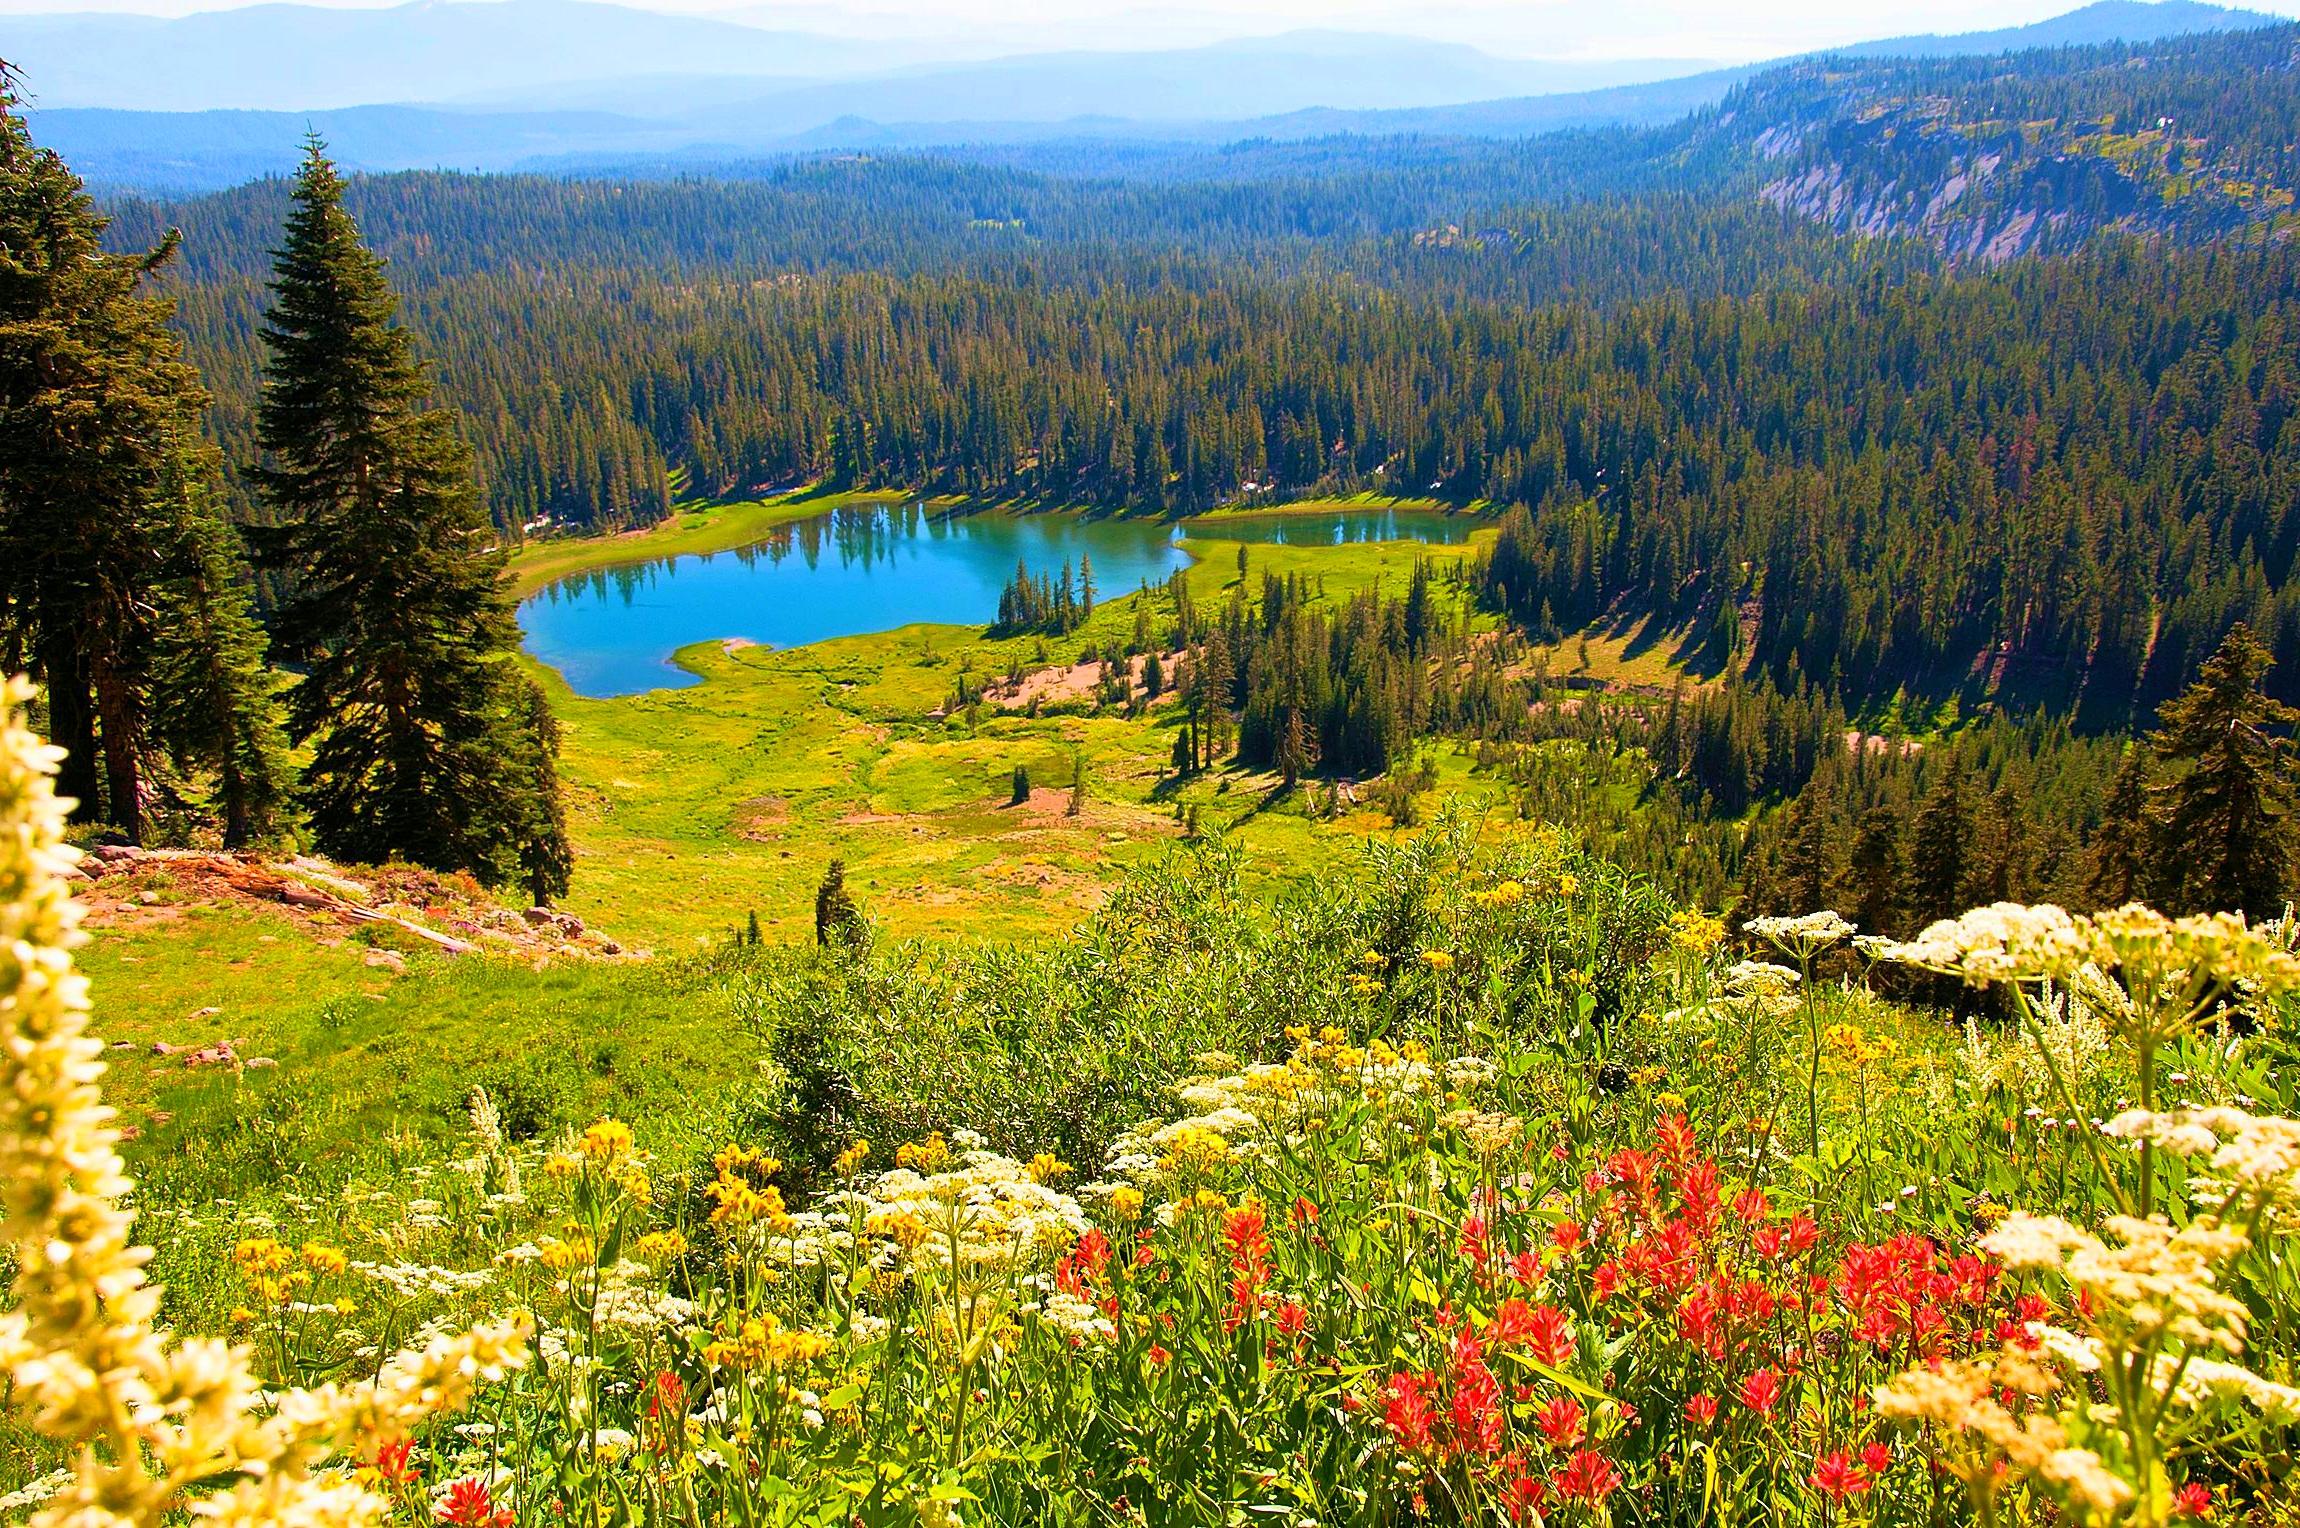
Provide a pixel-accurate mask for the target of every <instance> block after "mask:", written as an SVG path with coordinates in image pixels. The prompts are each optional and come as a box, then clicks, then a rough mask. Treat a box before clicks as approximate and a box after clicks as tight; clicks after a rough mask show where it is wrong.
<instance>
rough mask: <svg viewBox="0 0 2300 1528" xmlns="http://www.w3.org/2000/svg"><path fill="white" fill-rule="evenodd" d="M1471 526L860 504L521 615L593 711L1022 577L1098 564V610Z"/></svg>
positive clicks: (625, 576) (1328, 517) (534, 600)
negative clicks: (1021, 571) (709, 646)
mask: <svg viewBox="0 0 2300 1528" xmlns="http://www.w3.org/2000/svg"><path fill="white" fill-rule="evenodd" d="M1482 523H1484V522H1482V521H1481V520H1480V519H1479V518H1478V517H1476V516H1474V515H1466V514H1449V513H1446V512H1444V511H1442V510H1422V509H1398V508H1389V507H1367V508H1344V509H1335V510H1313V511H1297V510H1277V511H1270V512H1262V513H1256V512H1244V513H1232V514H1223V515H1219V516H1209V517H1200V518H1198V519H1193V520H1180V521H1169V520H1154V519H1142V518H1128V517H1124V516H1109V515H1089V514H1081V513H1075V512H1061V513H1040V514H1017V513H1011V512H1007V511H978V512H975V513H971V514H968V513H947V512H939V511H935V510H930V509H928V508H927V507H925V506H924V505H922V504H918V503H885V504H850V505H845V506H842V507H840V508H837V509H832V510H828V511H826V512H824V513H823V514H821V515H817V516H813V517H811V518H808V519H805V520H799V521H794V522H792V523H791V524H789V525H785V526H780V527H777V528H776V529H775V530H773V531H772V532H770V533H769V534H767V535H766V536H764V537H763V538H761V539H760V540H758V541H755V542H753V543H751V544H750V545H747V546H743V547H739V548H736V549H734V550H730V551H722V552H705V553H695V554H689V555H684V556H678V557H669V558H657V559H654V560H651V561H645V562H635V563H630V564H626V565H623V566H620V567H613V568H602V569H595V570H592V571H589V572H585V573H582V574H578V575H575V576H573V577H569V578H565V579H561V580H559V581H557V582H555V583H552V584H549V585H547V586H545V587H544V588H543V589H541V590H539V591H537V592H536V593H535V594H534V595H533V596H531V597H530V598H529V599H528V600H527V601H526V602H525V603H524V604H523V605H522V606H521V607H520V611H519V622H520V626H521V628H522V629H523V630H524V632H525V634H526V645H527V650H528V652H530V653H531V654H533V655H534V656H535V657H536V658H537V659H538V660H539V661H541V662H543V663H545V664H548V665H549V666H550V667H552V668H553V669H556V670H557V671H558V672H559V673H560V675H561V676H562V677H564V678H565V679H566V681H567V683H568V685H569V687H570V688H572V689H573V690H574V691H575V693H576V694H578V695H582V696H587V697H590V698H593V699H603V698H607V697H610V696H617V695H632V694H637V693H640V692H642V691H645V690H659V689H675V688H680V687H683V686H686V685H691V684H695V683H697V682H698V681H697V679H696V677H695V676H694V675H693V674H691V673H689V672H688V671H687V670H685V669H683V668H681V667H679V666H678V665H677V664H676V663H675V662H674V661H673V660H672V655H673V654H675V653H676V652H677V651H678V650H679V649H680V648H682V647H687V646H691V645H692V644H694V643H697V642H707V641H712V640H730V641H732V640H740V641H745V642H755V643H759V644H761V645H764V646H769V647H801V646H804V645H806V644H808V643H810V642H821V641H825V640H828V639H831V638H834V637H849V636H860V635H862V634H864V633H867V632H878V631H891V630H894V629H895V628H897V627H902V626H910V625H916V624H920V623H938V624H947V625H981V624H983V623H986V622H988V621H989V620H990V619H991V618H992V616H993V615H994V614H995V613H996V612H997V609H998V596H999V591H1000V590H1001V589H1002V588H1003V587H1005V585H1006V583H1007V581H1008V580H1009V579H1011V578H1012V577H1013V576H1014V570H1015V568H1016V567H1017V566H1020V567H1023V568H1026V569H1028V570H1029V572H1030V573H1031V575H1032V576H1034V577H1035V576H1037V575H1039V574H1048V575H1051V576H1053V577H1055V578H1059V577H1060V576H1061V573H1062V569H1063V568H1064V567H1065V566H1068V567H1070V568H1071V569H1072V570H1073V573H1074V575H1075V573H1076V571H1077V570H1078V569H1079V568H1081V567H1083V566H1085V565H1087V564H1091V565H1092V568H1093V577H1094V587H1095V592H1096V597H1097V598H1100V599H1114V598H1118V597H1120V596H1123V595H1127V594H1131V593H1133V592H1134V591H1135V590H1136V589H1138V588H1139V587H1141V586H1142V585H1143V584H1144V583H1161V582H1163V581H1164V580H1165V579H1166V578H1167V577H1168V576H1169V575H1171V574H1173V573H1174V572H1176V571H1177V570H1179V569H1181V568H1184V567H1187V566H1188V565H1189V564H1190V562H1191V561H1192V560H1193V557H1194V555H1197V554H1198V553H1197V551H1196V550H1195V549H1199V548H1202V547H1203V544H1204V543H1206V542H1211V541H1220V542H1225V543H1240V542H1243V543H1249V544H1263V545H1274V546H1339V545H1346V544H1353V543H1372V542H1389V541H1412V542H1420V543H1423V544H1426V545H1432V546H1439V545H1444V546H1450V545H1457V544H1459V543H1461V542H1463V541H1466V540H1467V539H1468V538H1469V536H1470V535H1471V534H1472V533H1473V532H1475V531H1476V530H1477V529H1478V527H1479V526H1480V525H1481V524H1482Z"/></svg>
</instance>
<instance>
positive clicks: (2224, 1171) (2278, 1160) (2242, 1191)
mask: <svg viewBox="0 0 2300 1528" xmlns="http://www.w3.org/2000/svg"><path fill="white" fill-rule="evenodd" d="M2101 1129H2102V1131H2103V1132H2104V1133H2106V1134H2108V1135H2111V1136H2115V1137H2118V1138H2119V1139H2123V1140H2134V1141H2138V1140H2147V1141H2153V1142H2155V1143H2156V1145H2157V1146H2158V1147H2160V1148H2162V1149H2163V1150H2165V1151H2169V1152H2171V1153H2172V1154H2173V1155H2175V1156H2181V1157H2201V1158H2203V1159H2204V1165H2205V1167H2206V1168H2207V1170H2208V1171H2209V1173H2210V1175H2211V1176H2209V1177H2206V1178H2203V1179H2201V1180H2195V1181H2193V1183H2192V1186H2193V1188H2194V1189H2195V1190H2196V1191H2197V1192H2198V1193H2199V1194H2200V1195H2202V1196H2204V1197H2207V1198H2210V1199H2212V1200H2214V1202H2216V1203H2218V1204H2219V1205H2220V1207H2221V1209H2222V1211H2223V1212H2224V1213H2225V1212H2227V1211H2229V1210H2232V1209H2240V1208H2241V1209H2250V1208H2252V1207H2259V1208H2261V1209H2264V1210H2266V1211H2267V1212H2268V1213H2269V1215H2270V1216H2271V1221H2270V1224H2271V1225H2272V1226H2273V1227H2274V1228H2276V1229H2277V1230H2279V1231H2283V1232H2287V1233H2288V1232H2290V1231H2291V1230H2293V1229H2294V1228H2295V1225H2294V1223H2295V1221H2300V1120H2292V1119H2283V1118H2279V1117H2276V1116H2264V1115H2256V1114H2248V1113H2246V1112H2245V1111H2244V1110H2242V1109H2236V1108H2229V1107H2218V1108H2206V1109H2178V1110H2174V1111H2172V1112H2170V1113H2163V1114H2152V1113H2150V1112H2149V1111H2147V1110H2145V1109H2128V1110H2126V1111H2125V1112H2124V1113H2122V1114H2119V1115H2118V1116H2116V1118H2114V1119H2112V1120H2110V1121H2109V1122H2108V1123H2107V1124H2106V1125H2103V1126H2102V1127H2101Z"/></svg>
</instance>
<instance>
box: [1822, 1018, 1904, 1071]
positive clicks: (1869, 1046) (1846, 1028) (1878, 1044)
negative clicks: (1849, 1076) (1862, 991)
mask: <svg viewBox="0 0 2300 1528" xmlns="http://www.w3.org/2000/svg"><path fill="white" fill-rule="evenodd" d="M1821 1041H1822V1043H1823V1044H1824V1045H1826V1046H1828V1048H1829V1052H1830V1054H1831V1055H1833V1056H1835V1057H1836V1058H1837V1059H1838V1060H1839V1061H1841V1062H1843V1063H1844V1064H1845V1065H1847V1066H1850V1067H1854V1068H1859V1067H1865V1066H1870V1065H1873V1064H1874V1063H1876V1062H1879V1061H1886V1060H1890V1059H1891V1058H1892V1057H1893V1055H1894V1054H1895V1053H1896V1052H1897V1051H1899V1049H1900V1047H1899V1046H1898V1045H1896V1044H1894V1043H1893V1039H1892V1037H1891V1036H1890V1035H1872V1034H1869V1033H1867V1032H1866V1031H1864V1030H1863V1029H1862V1028H1861V1027H1860V1026H1859V1025H1857V1024H1831V1025H1830V1026H1829V1027H1828V1028H1826V1029H1824V1030H1823V1031H1821Z"/></svg>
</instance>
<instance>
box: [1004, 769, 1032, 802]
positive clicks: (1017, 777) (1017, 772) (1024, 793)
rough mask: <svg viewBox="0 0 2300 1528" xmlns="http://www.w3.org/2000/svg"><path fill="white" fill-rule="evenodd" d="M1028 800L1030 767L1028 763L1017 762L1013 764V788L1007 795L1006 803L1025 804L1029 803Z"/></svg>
mask: <svg viewBox="0 0 2300 1528" xmlns="http://www.w3.org/2000/svg"><path fill="white" fill-rule="evenodd" d="M1029 801H1030V768H1029V766H1028V765H1024V764H1017V765H1015V766H1014V790H1013V792H1012V794H1010V795H1009V796H1008V797H1007V805H1009V806H1025V805H1027V804H1028V803H1029Z"/></svg>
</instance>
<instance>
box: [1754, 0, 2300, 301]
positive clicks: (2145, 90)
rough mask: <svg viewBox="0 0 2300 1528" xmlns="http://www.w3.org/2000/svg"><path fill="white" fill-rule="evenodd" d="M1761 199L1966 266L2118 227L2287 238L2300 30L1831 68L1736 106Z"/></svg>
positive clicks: (1774, 84) (1768, 81)
mask: <svg viewBox="0 0 2300 1528" xmlns="http://www.w3.org/2000/svg"><path fill="white" fill-rule="evenodd" d="M1711 131H1712V132H1713V133H1715V134H1719V135H1723V136H1724V137H1725V138H1726V139H1728V140H1729V141H1731V142H1733V144H1734V146H1735V147H1736V148H1737V149H1738V151H1739V153H1740V155H1741V156H1742V158H1743V162H1744V163H1745V164H1746V165H1747V166H1748V167H1749V168H1750V170H1751V171H1752V173H1753V174H1754V175H1755V177H1756V179H1757V183H1758V195H1760V196H1761V197H1762V198H1763V199H1764V200H1765V201H1767V202H1769V203H1771V204H1773V205H1774V206H1777V207H1781V208H1783V209H1786V210H1789V211H1792V212H1795V213H1797V214H1799V215H1801V216H1804V217H1807V218H1811V219H1813V220H1814V221H1816V222H1819V223H1822V224H1825V225H1827V226H1828V227H1829V228H1831V229H1833V230H1835V231H1836V232H1839V233H1844V234H1858V235H1868V236H1873V237H1888V236H1890V237H1906V238H1917V239H1922V240H1924V241H1926V242H1927V243H1930V244H1931V245H1933V246H1934V247H1935V248H1937V249H1939V250H1940V251H1941V252H1942V253H1943V254H1945V255H1947V256H1948V257H1949V258H1951V259H1952V260H1955V261H1958V262H1960V263H1961V262H1972V263H1994V262H1999V261H2004V260H2009V259H2012V258H2013V257H2015V256H2018V255H2024V254H2030V253H2035V252H2039V251H2051V250H2056V249H2063V248H2067V247H2071V246H2073V245H2075V244H2079V243H2082V242H2084V241H2085V240H2087V239H2090V238H2091V237H2093V236H2094V235H2096V234H2098V233H2101V232H2103V231H2106V230H2124V231H2129V232H2133V233H2139V234H2147V235H2157V236H2164V237H2170V238H2176V239H2192V238H2209V237H2217V236H2221V235H2225V234H2228V233H2231V232H2241V231H2243V230H2245V229H2247V228H2259V229H2262V230H2265V231H2268V232H2272V233H2278V234H2280V233H2281V232H2282V231H2283V230H2284V228H2285V226H2286V224H2288V223H2289V222H2290V221H2291V220H2292V219H2293V188H2294V185H2295V181H2296V172H2300V143H2296V138H2300V29H2296V28H2290V27H2278V28H2273V29H2269V30H2266V31H2262V32H2256V33H2247V34H2241V35H2237V36H2230V37H2214V38H2190V39H2183V40H2179V41H2175V42H2167V43H2160V44H2154V45H2149V46H2145V47H2133V48H2102V49H2089V50H2064V51H2060V52H2052V53H2033V54H2017V55H2011V56H2008V57H1998V58H1990V59H1964V60H1903V59H1881V60H1868V61H1849V60H1822V61H1818V62H1815V63H1811V64H1806V65H1800V66H1797V67H1793V68H1789V69H1784V70H1778V71H1774V72H1772V73H1769V74H1767V75H1765V76H1763V77H1761V78H1760V79H1758V80H1756V81H1753V82H1752V83H1751V84H1750V85H1748V86H1746V87H1744V88H1743V89H1742V90H1740V91H1738V92H1736V94H1735V95H1734V96H1733V97H1732V98H1731V99H1730V100H1728V101H1727V102H1726V104H1725V106H1724V107H1723V108H1722V109H1721V110H1720V112H1719V113H1718V115H1717V117H1716V119H1715V121H1714V125H1713V127H1712V129H1711Z"/></svg>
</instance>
